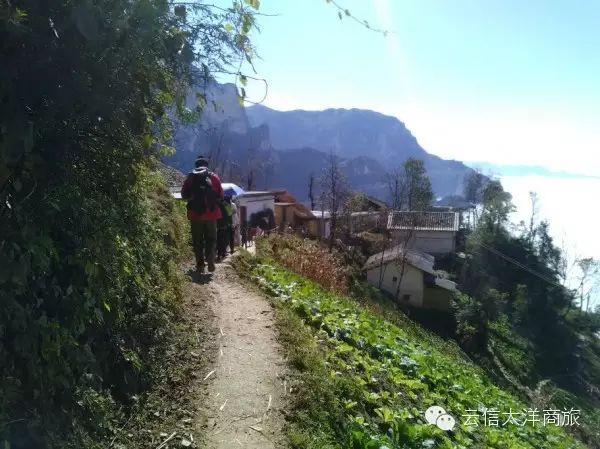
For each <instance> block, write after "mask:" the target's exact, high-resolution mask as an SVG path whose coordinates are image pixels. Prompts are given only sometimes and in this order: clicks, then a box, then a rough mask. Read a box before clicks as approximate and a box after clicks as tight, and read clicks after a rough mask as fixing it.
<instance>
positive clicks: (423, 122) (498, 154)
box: [394, 104, 600, 175]
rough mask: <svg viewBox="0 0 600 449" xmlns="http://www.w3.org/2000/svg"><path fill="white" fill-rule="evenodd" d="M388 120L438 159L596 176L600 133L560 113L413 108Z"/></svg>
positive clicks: (584, 121) (583, 121) (417, 106)
mask: <svg viewBox="0 0 600 449" xmlns="http://www.w3.org/2000/svg"><path fill="white" fill-rule="evenodd" d="M394 115H396V116H398V117H400V118H403V119H404V121H405V122H406V124H407V127H408V128H409V129H410V130H411V131H412V132H413V134H414V135H415V137H417V139H418V140H419V142H420V143H421V145H422V146H423V147H424V148H425V149H426V150H428V151H429V152H432V153H434V154H437V155H439V156H441V157H445V158H453V159H459V160H465V161H487V162H492V163H497V164H515V165H539V166H543V167H547V168H549V169H552V170H557V171H570V172H575V173H581V174H588V175H600V158H598V156H597V155H598V150H600V129H597V128H594V127H592V126H591V125H590V124H588V122H587V120H578V119H577V117H572V116H569V115H567V114H564V113H562V112H552V111H544V110H536V109H530V110H527V109H513V110H502V109H494V110H481V111H469V110H465V109H461V107H460V106H455V107H445V108H431V107H428V106H421V105H415V104H413V105H407V106H406V107H404V108H399V109H397V110H396V111H395V113H394Z"/></svg>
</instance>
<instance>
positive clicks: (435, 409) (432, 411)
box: [425, 405, 446, 424]
mask: <svg viewBox="0 0 600 449" xmlns="http://www.w3.org/2000/svg"><path fill="white" fill-rule="evenodd" d="M442 415H446V410H444V409H443V408H442V407H440V406H437V405H434V406H431V407H429V408H428V409H427V410H426V411H425V421H427V422H428V423H429V424H435V423H436V422H437V419H438V418H439V417H440V416H442Z"/></svg>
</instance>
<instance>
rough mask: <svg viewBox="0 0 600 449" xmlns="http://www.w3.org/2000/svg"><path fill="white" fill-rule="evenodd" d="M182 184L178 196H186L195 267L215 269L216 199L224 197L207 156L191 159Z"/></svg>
mask: <svg viewBox="0 0 600 449" xmlns="http://www.w3.org/2000/svg"><path fill="white" fill-rule="evenodd" d="M194 165H195V168H194V170H193V171H192V172H191V173H190V174H188V176H187V178H186V179H185V181H184V183H183V187H182V188H181V197H182V198H183V199H185V200H188V203H187V217H188V220H189V221H190V227H191V230H192V243H193V246H194V255H195V256H196V269H197V270H198V272H199V273H203V272H204V262H206V263H207V264H208V271H210V272H213V271H215V250H216V243H217V220H218V219H219V218H221V209H220V208H219V202H220V201H221V199H222V198H223V187H222V186H221V180H220V179H219V177H218V176H217V175H216V174H215V173H213V172H211V171H210V170H209V169H208V160H207V159H206V158H205V157H203V156H200V157H199V158H198V159H196V162H195V163H194Z"/></svg>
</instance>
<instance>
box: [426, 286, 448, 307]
mask: <svg viewBox="0 0 600 449" xmlns="http://www.w3.org/2000/svg"><path fill="white" fill-rule="evenodd" d="M452 296H453V293H452V292H451V291H448V290H446V289H445V288H440V287H425V291H424V295H423V307H424V308H427V309H435V310H442V311H444V312H448V311H450V309H451V308H452V306H451V301H452Z"/></svg>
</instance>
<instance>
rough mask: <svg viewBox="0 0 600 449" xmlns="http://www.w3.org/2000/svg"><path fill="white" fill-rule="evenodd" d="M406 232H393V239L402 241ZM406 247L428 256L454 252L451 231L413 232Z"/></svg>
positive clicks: (453, 233) (453, 240)
mask: <svg viewBox="0 0 600 449" xmlns="http://www.w3.org/2000/svg"><path fill="white" fill-rule="evenodd" d="M406 235H407V234H406V231H394V237H395V238H396V239H397V240H400V241H403V240H404V239H405V238H406ZM408 247H409V248H412V249H416V250H419V251H423V252H424V253H429V254H450V253H453V252H454V251H455V232H453V231H414V232H413V235H412V237H411V239H410V241H409V242H408Z"/></svg>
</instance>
